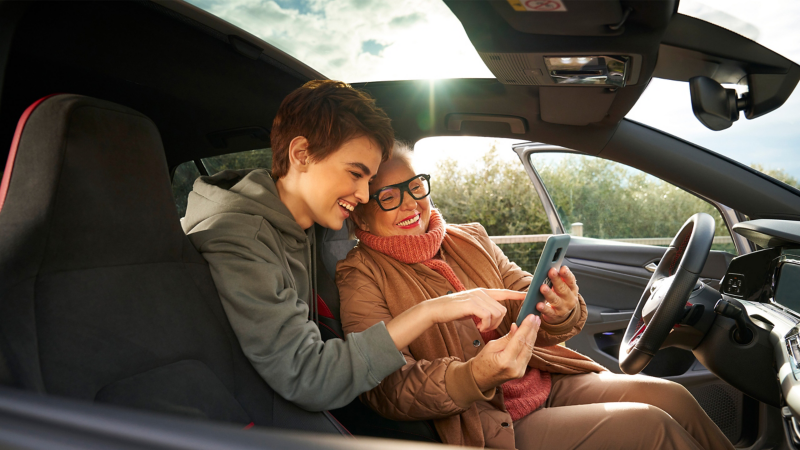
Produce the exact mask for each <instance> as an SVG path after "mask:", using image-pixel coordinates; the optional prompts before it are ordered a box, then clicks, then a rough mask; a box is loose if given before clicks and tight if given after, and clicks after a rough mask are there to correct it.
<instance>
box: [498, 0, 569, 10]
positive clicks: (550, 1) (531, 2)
mask: <svg viewBox="0 0 800 450" xmlns="http://www.w3.org/2000/svg"><path fill="white" fill-rule="evenodd" d="M508 4H509V5H511V7H512V8H514V10H515V11H527V12H566V11H567V7H566V6H564V0H508Z"/></svg>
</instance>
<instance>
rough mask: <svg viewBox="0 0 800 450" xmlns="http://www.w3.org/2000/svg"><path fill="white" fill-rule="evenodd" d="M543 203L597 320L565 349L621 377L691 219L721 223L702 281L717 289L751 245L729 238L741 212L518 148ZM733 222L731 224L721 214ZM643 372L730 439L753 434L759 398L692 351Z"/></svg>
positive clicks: (600, 163) (546, 150)
mask: <svg viewBox="0 0 800 450" xmlns="http://www.w3.org/2000/svg"><path fill="white" fill-rule="evenodd" d="M514 150H515V151H516V152H517V154H518V156H519V157H520V160H521V161H522V164H523V165H524V166H525V169H526V171H527V172H528V175H529V177H530V178H531V181H532V182H533V184H534V187H535V188H536V190H537V193H538V194H539V198H540V200H541V201H542V206H543V209H544V210H545V213H546V214H545V215H546V216H547V218H548V221H549V224H550V227H551V229H552V232H553V233H565V232H566V233H569V234H571V235H572V239H571V242H570V245H569V248H568V251H567V255H566V259H565V264H567V265H568V266H569V267H570V269H571V270H572V272H573V273H574V274H575V276H576V278H577V280H578V285H579V288H580V292H581V294H582V295H583V297H584V299H585V301H586V304H587V308H588V312H589V316H588V319H587V322H586V325H585V327H584V329H583V331H582V332H581V333H580V334H579V335H578V336H575V337H574V338H572V339H570V340H569V341H568V342H567V344H566V345H567V346H568V347H570V348H573V349H575V350H577V351H579V352H581V353H583V354H585V355H588V356H590V357H591V358H592V359H594V360H595V361H598V362H600V363H601V364H603V365H605V366H606V367H607V368H608V369H609V370H611V371H613V372H616V373H621V371H620V369H619V360H618V352H619V346H620V342H621V340H622V336H623V334H624V332H625V328H626V326H627V324H628V321H629V320H630V318H631V316H632V313H633V311H634V309H635V308H636V305H637V303H638V301H639V299H640V297H641V295H642V292H643V290H644V289H645V287H646V285H647V283H648V280H649V279H650V275H651V273H652V272H653V271H654V270H655V267H656V265H658V262H659V261H660V259H661V256H662V255H663V253H664V251H665V247H666V246H667V245H668V244H669V242H670V241H671V240H672V237H673V236H674V234H675V233H677V231H678V230H679V229H680V227H681V225H682V224H683V223H684V222H685V221H686V219H688V218H689V217H690V216H691V215H692V214H694V213H696V212H705V213H708V214H710V215H711V216H712V217H713V218H714V219H715V221H716V223H717V229H716V233H715V240H714V245H713V247H712V252H711V254H710V255H709V258H708V262H707V263H706V266H705V268H704V269H703V272H702V273H701V279H702V280H703V281H704V282H705V283H707V284H709V285H711V286H712V287H715V288H718V287H719V283H720V280H721V278H722V277H723V276H724V274H725V271H726V269H727V266H728V263H729V262H730V261H731V259H732V258H733V257H734V256H735V255H737V254H738V252H739V251H740V250H744V251H747V249H748V247H747V245H748V244H747V241H745V240H744V239H742V238H740V237H738V235H737V236H736V237H735V238H734V237H731V233H730V231H729V226H730V225H732V224H733V223H732V222H734V221H736V220H737V218H736V215H735V213H734V212H733V211H730V210H728V209H727V208H724V207H723V206H722V205H715V204H712V203H710V202H708V201H706V200H703V199H701V198H698V197H696V196H694V195H692V194H691V193H689V192H686V191H684V190H682V189H680V188H677V187H675V186H672V185H670V184H669V183H666V182H664V181H662V180H659V179H657V178H655V177H652V176H650V175H648V174H646V173H643V172H641V171H639V170H637V169H634V168H631V167H628V166H625V165H622V164H619V163H616V162H613V161H609V160H605V159H602V158H599V157H595V156H588V155H584V154H580V153H577V152H573V151H570V150H567V149H562V148H558V147H552V146H543V145H527V144H526V145H517V146H515V147H514ZM723 216H725V217H723ZM643 373H645V374H647V375H650V376H654V377H661V378H667V379H670V380H673V381H675V382H678V383H680V384H682V385H684V386H685V387H686V388H687V389H688V390H689V391H690V392H691V393H692V394H693V395H694V396H695V397H696V398H697V400H698V402H699V403H700V404H701V406H702V407H703V408H704V409H705V411H706V412H707V413H708V414H709V416H710V417H711V418H712V419H713V420H714V421H715V422H716V423H717V425H718V426H719V427H720V428H721V429H722V431H723V432H724V433H725V434H726V436H728V438H729V439H730V440H731V441H732V442H734V443H736V442H737V441H740V440H741V439H742V438H743V437H745V436H747V435H748V434H749V433H750V431H748V430H745V429H744V428H745V427H746V426H747V424H746V423H745V421H744V416H745V414H744V411H746V410H756V409H757V407H756V404H755V402H754V401H753V400H751V399H749V398H747V397H745V396H743V395H742V393H741V392H739V391H738V390H736V389H735V388H733V387H731V386H730V385H728V384H727V383H725V382H723V381H722V380H720V379H719V378H717V377H716V376H715V375H714V374H712V373H711V372H710V371H708V370H707V369H706V368H705V367H703V365H702V364H700V363H699V362H698V361H697V360H696V359H695V357H694V355H693V354H692V353H691V352H689V351H686V350H681V349H677V348H667V349H663V350H661V351H659V352H658V353H657V354H656V356H655V357H654V358H653V360H652V361H651V363H650V364H649V365H648V367H647V368H646V369H645V370H644V371H643Z"/></svg>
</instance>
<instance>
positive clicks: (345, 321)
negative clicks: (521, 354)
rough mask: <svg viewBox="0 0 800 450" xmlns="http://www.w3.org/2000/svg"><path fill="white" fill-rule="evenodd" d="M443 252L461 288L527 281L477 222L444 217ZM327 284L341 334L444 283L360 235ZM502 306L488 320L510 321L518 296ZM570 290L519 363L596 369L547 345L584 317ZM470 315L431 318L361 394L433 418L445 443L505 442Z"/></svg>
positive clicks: (503, 420) (387, 412) (498, 397)
mask: <svg viewBox="0 0 800 450" xmlns="http://www.w3.org/2000/svg"><path fill="white" fill-rule="evenodd" d="M442 251H443V254H444V257H445V260H446V261H447V263H448V264H449V265H450V267H451V268H452V269H453V271H454V273H456V275H457V276H458V278H459V280H461V281H462V282H463V284H464V286H465V288H467V289H473V288H476V287H488V288H506V289H514V290H524V289H527V287H528V285H529V284H530V274H528V273H527V272H524V271H522V270H521V269H520V268H519V267H518V266H516V264H514V263H512V262H510V261H508V258H507V257H505V255H503V253H502V251H501V250H500V249H499V248H498V247H497V246H496V245H495V244H494V243H493V242H491V240H490V239H489V237H488V236H487V234H486V231H485V230H484V229H483V227H481V226H480V225H479V224H467V225H449V226H448V227H447V234H446V236H445V238H444V241H443V243H442ZM337 269H338V270H337V277H336V278H337V285H338V286H339V290H340V296H341V314H342V325H343V327H344V330H345V332H346V333H350V332H355V331H358V330H363V329H366V328H367V327H369V326H371V325H373V324H375V323H377V322H380V321H384V322H388V321H390V320H391V318H392V317H394V316H396V315H398V314H400V313H402V312H403V311H405V310H406V309H408V308H409V307H411V306H413V305H415V304H417V303H419V302H421V301H424V300H427V299H430V298H436V297H439V296H441V295H444V294H446V293H447V292H448V291H452V290H454V289H453V286H452V285H451V284H450V283H449V282H448V281H447V280H446V279H445V277H443V276H442V275H441V274H439V273H438V272H436V271H434V270H433V269H431V268H430V267H428V266H426V265H425V264H421V263H417V264H405V263H401V262H399V261H397V260H395V259H393V258H390V257H388V256H386V255H384V254H382V253H380V252H378V251H375V250H372V249H370V248H368V247H366V246H364V245H362V244H360V245H358V246H356V248H354V249H353V250H352V251H351V252H350V253H349V254H348V256H347V258H346V259H345V260H344V261H342V262H340V263H339V266H338V268H337ZM504 306H506V308H507V309H508V313H507V315H506V317H505V318H504V320H503V323H502V324H501V326H500V327H499V328H498V332H499V333H500V334H505V333H507V332H508V330H509V329H510V326H511V323H512V322H513V321H514V320H515V318H516V315H517V313H518V311H519V307H520V302H505V303H504ZM586 316H587V313H586V306H585V303H584V302H583V299H580V306H579V307H578V308H576V309H575V310H574V311H573V313H572V314H571V315H570V316H569V317H568V318H567V320H566V321H565V322H564V323H562V324H558V325H551V324H547V323H543V324H542V326H541V328H540V329H539V334H538V336H537V341H536V347H535V348H534V355H533V357H532V358H531V361H530V363H529V366H530V367H532V368H534V369H537V370H539V371H541V372H552V373H572V374H574V373H585V372H592V371H595V372H596V371H601V370H604V369H603V368H602V366H599V365H598V364H596V363H594V362H593V361H591V360H590V359H589V358H586V357H585V356H583V355H580V354H578V353H576V352H573V351H572V350H570V349H567V348H565V347H561V346H557V345H556V344H558V343H560V342H563V341H565V340H566V339H568V338H569V337H571V336H574V335H575V334H577V333H578V332H579V331H580V330H581V328H582V327H583V323H584V322H585V321H586ZM484 343H485V340H484V339H483V337H481V335H480V333H479V332H478V329H477V327H476V326H475V324H474V322H473V321H472V320H470V319H465V320H460V321H455V322H451V323H448V324H439V325H437V326H435V327H432V328H431V329H429V330H428V331H426V333H425V334H423V335H422V336H421V337H420V338H419V339H417V340H416V341H414V342H413V343H412V344H411V345H410V346H409V347H408V348H406V349H404V350H403V354H404V355H405V357H406V361H407V364H406V366H404V367H403V368H401V369H400V370H398V371H397V372H395V373H393V374H392V375H390V376H389V377H387V378H386V379H384V381H383V382H382V383H381V384H380V385H379V386H378V387H376V388H375V389H373V390H371V391H369V392H367V393H365V394H363V395H362V396H361V399H362V401H364V402H365V403H367V404H369V405H370V406H371V407H372V408H373V409H375V410H376V411H378V412H379V413H380V414H382V415H383V416H385V417H389V418H392V419H395V420H431V419H432V420H434V423H435V424H436V428H437V431H438V432H439V435H440V437H441V438H442V440H443V441H444V442H446V443H449V444H455V445H471V446H480V447H482V446H489V447H495V448H514V446H515V444H514V432H513V427H512V426H510V424H511V423H512V422H513V419H512V417H511V415H510V414H509V413H508V411H507V409H506V405H505V402H504V398H503V397H504V393H503V392H501V390H500V389H498V390H497V392H496V391H495V390H491V391H487V392H481V391H480V390H479V389H478V387H477V384H476V383H475V380H474V379H473V377H472V371H471V369H470V365H471V363H472V361H471V360H472V358H474V357H475V356H476V355H477V354H478V352H480V350H481V349H482V348H483V346H484Z"/></svg>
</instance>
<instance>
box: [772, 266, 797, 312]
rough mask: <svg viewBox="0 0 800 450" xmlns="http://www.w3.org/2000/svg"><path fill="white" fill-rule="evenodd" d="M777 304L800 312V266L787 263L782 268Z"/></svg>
mask: <svg viewBox="0 0 800 450" xmlns="http://www.w3.org/2000/svg"><path fill="white" fill-rule="evenodd" d="M780 271H781V272H780V276H779V277H778V286H777V288H776V290H775V303H778V304H779V305H783V306H785V307H787V308H789V309H791V310H792V311H795V312H800V266H799V265H796V264H790V263H786V264H783V266H781V268H780Z"/></svg>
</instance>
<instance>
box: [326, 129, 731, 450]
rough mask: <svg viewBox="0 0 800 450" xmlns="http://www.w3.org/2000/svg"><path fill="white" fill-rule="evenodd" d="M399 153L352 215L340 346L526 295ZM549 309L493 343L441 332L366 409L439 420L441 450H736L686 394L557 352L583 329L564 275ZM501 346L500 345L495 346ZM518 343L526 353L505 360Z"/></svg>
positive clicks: (343, 270)
mask: <svg viewBox="0 0 800 450" xmlns="http://www.w3.org/2000/svg"><path fill="white" fill-rule="evenodd" d="M410 155H411V152H410V150H409V149H408V148H407V147H406V146H404V145H402V144H399V143H395V148H394V152H393V155H392V157H391V158H390V159H389V160H388V161H386V162H384V163H382V164H381V166H380V169H379V171H378V174H377V176H376V178H375V180H374V181H373V182H372V183H370V195H369V202H367V203H366V204H362V205H359V206H358V207H357V208H356V209H355V211H354V212H353V214H352V215H351V217H350V218H351V220H352V221H353V225H354V227H355V228H354V230H355V234H356V236H357V237H358V239H359V244H358V245H357V246H356V247H355V248H354V249H353V250H351V251H350V253H348V255H347V257H346V258H345V259H344V260H343V261H341V262H340V263H339V264H338V266H337V273H336V284H337V286H338V287H339V293H340V301H341V305H340V308H341V310H340V312H341V317H342V327H343V329H344V331H345V333H351V332H358V331H361V330H364V329H367V328H369V327H370V326H373V325H374V324H375V323H380V322H385V323H389V324H391V321H392V320H393V319H395V318H397V317H400V316H401V315H402V314H404V313H405V312H406V311H408V310H410V309H412V308H414V307H415V306H416V305H418V304H420V303H422V302H425V301H429V300H430V299H435V298H437V297H440V296H443V295H448V294H450V295H453V294H452V293H453V292H456V293H458V292H469V291H468V290H469V289H476V288H496V289H511V290H515V291H516V290H527V288H528V287H529V285H530V283H531V275H530V274H529V273H527V272H525V271H523V270H521V269H520V268H519V267H518V266H517V265H516V264H514V263H513V262H511V261H509V260H508V258H507V257H506V256H505V255H504V254H503V252H502V251H501V250H500V248H499V247H497V245H495V244H494V243H493V242H492V241H491V240H490V239H489V236H488V235H487V234H486V231H485V230H484V229H483V227H482V226H481V225H480V224H475V223H473V224H463V225H449V224H445V222H444V220H443V218H442V217H441V214H440V213H439V212H438V211H437V210H435V209H433V208H432V207H431V201H430V192H431V190H430V178H431V177H430V176H429V175H427V174H420V173H417V172H416V171H415V170H414V168H413V165H412V163H411V160H410ZM548 276H549V278H550V280H551V282H552V288H549V287H547V286H546V285H543V286H541V287H539V289H540V291H541V292H542V294H544V296H545V299H546V302H545V303H543V304H542V303H540V304H539V305H538V306H537V309H538V310H539V312H540V314H541V321H540V320H539V318H538V317H536V318H535V319H534V316H529V317H528V318H527V319H526V322H527V321H529V320H534V323H535V325H536V326H535V327H534V328H535V330H533V329H532V330H524V331H523V329H522V328H519V329H516V325H515V324H514V321H515V319H516V317H517V314H518V313H519V310H520V306H521V303H522V302H521V301H519V300H504V301H501V303H502V304H503V306H504V307H505V308H506V309H507V313H506V314H505V316H504V318H503V320H502V322H501V324H500V326H499V327H497V328H496V329H491V330H487V329H486V328H485V327H478V326H476V324H478V323H480V322H479V321H478V320H477V319H469V318H467V319H460V320H454V321H452V322H450V323H441V324H439V325H438V326H435V327H431V328H429V329H428V330H427V331H425V332H424V333H423V334H422V335H421V336H420V337H419V338H417V339H415V340H413V341H412V342H411V343H410V344H409V346H408V347H405V348H403V349H402V351H403V355H404V356H405V359H406V364H405V366H403V367H402V368H401V369H399V370H397V371H396V372H394V373H393V374H391V375H389V376H388V377H387V378H386V379H384V381H383V382H382V383H381V384H380V385H378V386H377V387H375V388H374V389H372V390H370V391H369V392H367V393H365V394H363V395H362V396H361V400H362V401H363V402H365V403H367V404H368V405H369V406H371V407H372V408H373V409H374V410H376V411H377V412H379V413H380V414H382V415H383V416H385V417H388V418H390V419H394V420H433V421H434V424H435V425H436V430H437V431H438V433H439V436H440V437H441V438H442V440H443V441H444V442H445V443H448V444H453V445H466V446H475V447H484V446H485V447H493V448H508V449H512V448H519V449H529V448H530V449H533V448H587V449H595V448H611V447H613V448H654V449H655V448H659V449H665V448H686V449H700V448H705V449H710V448H715V449H716V448H726V449H732V448H733V447H732V445H731V444H730V442H728V440H727V438H726V437H725V435H724V434H722V432H721V431H720V430H719V428H717V426H716V425H715V424H714V423H713V422H712V421H711V419H709V417H708V416H707V415H706V414H705V412H704V411H703V410H702V409H701V408H700V406H699V404H698V403H697V402H696V401H695V399H694V397H692V396H691V394H689V393H688V391H686V389H684V388H683V387H682V386H680V385H678V384H676V383H672V382H669V381H664V380H660V379H656V378H650V377H645V376H635V377H629V376H626V375H615V374H612V373H610V372H608V371H607V370H605V369H604V368H603V367H602V366H600V365H598V364H597V363H595V362H594V361H592V360H591V359H589V358H587V357H585V356H583V355H580V354H578V353H576V352H574V351H572V350H570V349H568V348H566V347H563V346H559V345H557V344H559V343H562V342H564V341H566V340H567V339H569V338H570V337H572V336H574V335H576V334H577V333H578V332H579V331H580V330H581V328H582V327H583V324H584V323H585V321H586V317H587V310H586V304H585V303H584V301H583V299H582V298H581V296H580V294H578V285H577V282H576V280H575V277H574V275H573V274H572V273H571V272H570V271H569V269H568V268H566V267H561V269H560V270H558V271H557V270H556V269H551V272H550V273H549V274H548ZM503 334H505V336H503V337H501V335H503ZM514 343H523V344H524V347H527V348H528V349H529V351H528V352H513V351H509V347H510V346H511V345H512V344H514Z"/></svg>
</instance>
